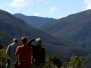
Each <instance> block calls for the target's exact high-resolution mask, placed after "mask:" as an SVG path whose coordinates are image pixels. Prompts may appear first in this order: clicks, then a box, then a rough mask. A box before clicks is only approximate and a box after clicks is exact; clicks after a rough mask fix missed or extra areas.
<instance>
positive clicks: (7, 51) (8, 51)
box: [6, 45, 10, 56]
mask: <svg viewBox="0 0 91 68" xmlns="http://www.w3.org/2000/svg"><path fill="white" fill-rule="evenodd" d="M6 54H8V55H9V56H10V45H8V47H7V49H6Z"/></svg>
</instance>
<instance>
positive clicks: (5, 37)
mask: <svg viewBox="0 0 91 68" xmlns="http://www.w3.org/2000/svg"><path fill="white" fill-rule="evenodd" d="M12 38H13V37H11V36H10V35H9V34H7V33H5V32H3V31H0V45H3V47H6V46H7V45H9V44H10V43H11V42H12Z"/></svg>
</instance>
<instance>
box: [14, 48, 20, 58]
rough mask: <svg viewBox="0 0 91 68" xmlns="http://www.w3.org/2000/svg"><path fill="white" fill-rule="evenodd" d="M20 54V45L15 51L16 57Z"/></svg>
mask: <svg viewBox="0 0 91 68" xmlns="http://www.w3.org/2000/svg"><path fill="white" fill-rule="evenodd" d="M18 54H19V46H18V47H17V48H16V51H15V55H16V57H18Z"/></svg>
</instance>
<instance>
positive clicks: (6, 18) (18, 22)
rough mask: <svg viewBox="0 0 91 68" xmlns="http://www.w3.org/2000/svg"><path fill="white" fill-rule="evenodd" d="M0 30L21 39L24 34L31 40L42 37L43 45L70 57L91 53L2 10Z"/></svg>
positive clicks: (51, 50)
mask: <svg viewBox="0 0 91 68" xmlns="http://www.w3.org/2000/svg"><path fill="white" fill-rule="evenodd" d="M0 31H4V32H6V33H8V34H9V35H11V36H12V37H17V38H18V39H20V38H21V37H22V36H26V37H27V38H28V39H29V40H30V39H32V38H38V37H40V38H42V40H43V43H42V46H43V47H44V48H45V49H46V50H48V51H49V52H53V53H56V54H58V55H60V56H63V57H70V56H72V54H76V55H78V56H86V55H88V54H89V53H90V51H89V50H86V49H84V48H80V47H77V46H76V45H75V46H74V44H73V43H71V42H69V41H67V40H66V39H64V38H62V37H60V39H59V38H56V37H54V36H51V35H49V34H47V33H45V32H43V31H41V30H39V29H37V28H34V27H32V26H30V25H28V24H27V23H25V22H24V21H23V20H22V19H19V18H16V17H15V16H13V15H12V14H10V13H8V12H6V11H3V10H0Z"/></svg>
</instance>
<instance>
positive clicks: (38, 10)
mask: <svg viewBox="0 0 91 68" xmlns="http://www.w3.org/2000/svg"><path fill="white" fill-rule="evenodd" d="M88 9H91V0H0V10H5V11H8V12H9V13H11V14H16V13H21V14H24V15H27V16H38V17H47V18H55V19H59V18H63V17H66V16H68V15H71V14H75V13H79V12H82V11H85V10H88Z"/></svg>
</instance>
